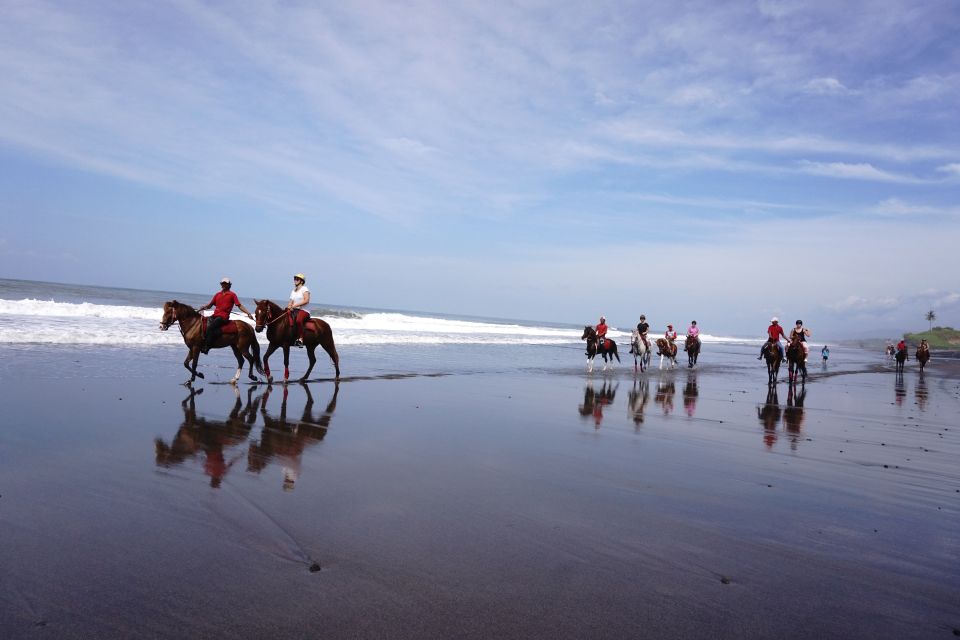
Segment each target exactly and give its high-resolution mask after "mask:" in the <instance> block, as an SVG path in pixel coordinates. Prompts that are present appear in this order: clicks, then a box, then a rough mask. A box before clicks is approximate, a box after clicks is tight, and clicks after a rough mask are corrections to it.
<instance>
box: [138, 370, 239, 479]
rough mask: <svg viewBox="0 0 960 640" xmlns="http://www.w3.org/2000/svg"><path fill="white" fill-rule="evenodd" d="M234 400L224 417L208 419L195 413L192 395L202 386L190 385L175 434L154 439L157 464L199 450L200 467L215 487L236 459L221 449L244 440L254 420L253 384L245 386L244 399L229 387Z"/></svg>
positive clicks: (164, 464)
mask: <svg viewBox="0 0 960 640" xmlns="http://www.w3.org/2000/svg"><path fill="white" fill-rule="evenodd" d="M233 391H234V393H235V394H236V402H235V403H234V405H233V409H232V410H231V411H230V414H229V416H228V417H227V418H226V419H225V420H209V419H207V418H204V417H201V416H198V415H197V406H196V397H197V396H198V395H200V394H201V393H203V389H194V388H193V387H191V388H190V395H188V396H187V397H186V398H184V400H183V402H181V403H180V404H181V406H182V407H183V422H182V423H181V424H180V427H179V428H178V429H177V433H176V435H175V436H174V437H173V439H172V440H171V441H170V444H167V443H165V442H164V441H163V440H162V439H161V438H157V439H156V440H155V441H154V446H155V449H156V462H157V466H161V467H172V466H176V465H179V464H182V463H183V462H184V461H185V460H187V459H189V458H194V457H196V456H197V455H198V454H201V453H202V454H203V458H204V462H203V471H204V473H206V474H207V475H208V476H210V486H211V487H213V488H217V487H219V486H220V483H221V482H222V481H223V477H224V476H225V475H226V474H227V472H228V471H230V469H231V468H232V467H233V465H234V464H235V463H236V461H237V460H238V459H240V458H241V457H242V455H240V456H234V457H233V458H232V459H231V460H230V462H227V460H226V456H225V450H230V449H232V448H234V447H236V446H238V445H240V444H242V443H243V442H245V441H246V440H247V437H248V435H249V434H250V429H251V428H252V427H253V423H254V422H255V421H256V401H255V400H252V396H253V391H254V387H250V388H249V389H248V390H247V403H246V406H244V405H243V404H242V403H241V401H240V390H239V389H238V388H236V387H234V388H233Z"/></svg>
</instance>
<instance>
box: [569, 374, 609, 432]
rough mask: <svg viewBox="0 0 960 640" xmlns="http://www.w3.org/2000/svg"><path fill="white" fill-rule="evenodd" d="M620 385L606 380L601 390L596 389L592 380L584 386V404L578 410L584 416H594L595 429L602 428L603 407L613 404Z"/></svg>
mask: <svg viewBox="0 0 960 640" xmlns="http://www.w3.org/2000/svg"><path fill="white" fill-rule="evenodd" d="M618 386H619V383H611V382H607V381H604V382H603V386H602V387H600V391H594V389H593V383H592V382H588V383H587V386H586V387H585V388H584V390H583V404H581V405H580V406H579V407H577V410H578V411H579V412H580V416H581V417H583V418H589V417H590V416H593V428H594V429H599V428H600V423H601V422H603V409H604V407H608V406H610V405H612V404H613V399H614V397H616V395H617V387H618Z"/></svg>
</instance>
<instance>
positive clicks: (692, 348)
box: [683, 336, 700, 369]
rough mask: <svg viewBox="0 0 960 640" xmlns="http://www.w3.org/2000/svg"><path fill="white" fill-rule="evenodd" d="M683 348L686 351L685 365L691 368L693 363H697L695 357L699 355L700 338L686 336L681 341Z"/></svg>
mask: <svg viewBox="0 0 960 640" xmlns="http://www.w3.org/2000/svg"><path fill="white" fill-rule="evenodd" d="M683 350H684V351H686V352H687V361H688V364H687V366H688V367H689V368H691V369H693V365H695V364H697V357H698V356H699V355H700V338H698V337H696V336H687V339H686V341H685V342H684V343H683Z"/></svg>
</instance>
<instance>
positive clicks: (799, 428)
mask: <svg viewBox="0 0 960 640" xmlns="http://www.w3.org/2000/svg"><path fill="white" fill-rule="evenodd" d="M806 397H807V388H806V387H805V386H801V387H800V391H797V389H796V387H795V386H794V385H791V386H790V387H789V388H788V389H787V406H786V407H785V408H784V410H783V426H784V428H785V429H786V431H787V437H788V438H789V439H790V449H792V450H794V451H796V449H797V446H798V445H799V444H800V437H801V433H802V432H803V420H804V417H805V416H804V414H803V401H804V400H805V399H806Z"/></svg>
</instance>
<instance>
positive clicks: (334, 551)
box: [0, 348, 960, 638]
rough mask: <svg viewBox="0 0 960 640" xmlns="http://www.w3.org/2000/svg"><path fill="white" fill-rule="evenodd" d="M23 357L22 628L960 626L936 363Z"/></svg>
mask: <svg viewBox="0 0 960 640" xmlns="http://www.w3.org/2000/svg"><path fill="white" fill-rule="evenodd" d="M751 351H752V348H751ZM4 355H5V358H4V361H3V365H2V367H0V376H2V383H3V384H2V388H0V395H2V398H3V406H4V414H5V415H4V420H3V423H4V426H3V430H2V433H0V463H2V464H0V537H2V540H3V541H4V544H3V545H2V546H0V566H2V567H3V571H2V573H0V629H2V630H3V637H5V638H45V637H55V638H126V637H135V636H136V637H152V638H174V637H176V638H181V637H192V638H207V637H209V638H213V637H237V638H260V637H282V638H298V637H303V638H315V637H327V638H451V637H458V638H491V637H497V638H585V637H591V638H625V637H641V638H700V637H709V638H769V637H783V638H830V637H844V638H951V637H955V636H956V634H957V633H960V632H958V631H957V629H960V562H958V558H960V535H958V532H960V464H958V463H960V433H958V432H960V427H957V425H956V416H957V415H958V408H960V380H958V378H957V377H956V374H955V371H954V369H953V368H952V367H951V366H948V365H941V366H939V367H938V366H936V365H937V364H938V363H937V362H936V360H934V362H933V363H932V364H933V365H934V366H931V367H930V368H929V370H928V371H927V372H926V374H925V375H924V376H923V377H920V375H919V374H918V372H917V371H916V370H915V369H909V370H908V371H907V373H906V375H905V376H903V378H902V379H897V378H896V376H895V375H894V373H893V372H892V371H891V370H887V368H886V367H887V365H886V364H885V363H883V362H882V361H878V365H877V366H876V367H874V368H872V369H870V368H864V369H862V370H847V369H844V368H843V367H837V368H835V369H828V370H826V371H824V370H822V369H821V368H820V367H819V364H817V365H811V371H812V372H813V374H814V375H813V376H812V378H811V380H810V381H809V382H808V384H807V385H806V386H805V387H802V388H801V389H799V390H797V391H791V390H790V388H789V386H788V385H787V384H785V383H781V384H780V385H778V386H777V387H776V392H775V393H768V388H767V385H766V376H765V373H764V372H763V370H762V369H760V368H758V366H757V365H759V363H756V362H755V361H754V360H752V356H751V355H749V354H746V355H744V357H743V360H742V364H736V365H719V364H716V363H711V355H710V351H709V350H708V351H707V352H706V353H705V354H704V360H703V363H702V364H701V365H700V366H699V367H698V368H697V369H696V370H688V369H686V368H678V369H676V370H673V371H660V370H657V369H654V370H652V371H650V372H648V373H646V374H642V375H639V376H635V375H634V373H633V371H632V364H631V365H627V364H626V363H624V364H622V365H620V367H619V368H618V369H616V371H614V372H607V373H604V372H602V371H600V368H599V367H598V368H597V370H596V371H595V372H594V373H593V375H587V374H585V373H584V371H583V367H582V366H581V365H582V362H581V360H580V359H582V356H579V358H580V359H578V360H576V365H577V366H573V365H571V366H570V367H569V368H567V369H562V370H556V371H522V370H509V371H497V370H495V369H491V368H489V367H481V366H478V367H477V370H476V371H473V372H470V371H466V372H465V371H448V370H446V369H444V368H443V367H442V366H438V367H434V368H430V367H417V368H415V369H410V370H404V369H402V368H398V367H390V366H383V367H381V368H378V367H376V366H373V365H370V366H367V367H366V368H365V369H364V370H362V371H356V367H354V375H353V376H351V375H350V374H349V373H347V372H349V371H350V368H349V365H350V359H349V355H350V354H349V352H348V353H347V355H348V357H347V358H344V360H345V363H346V365H345V367H344V368H345V377H344V379H343V380H342V381H341V382H340V384H339V385H337V384H334V382H333V381H331V380H330V379H329V378H327V377H325V376H328V375H329V371H328V370H327V369H326V368H324V367H318V370H320V373H319V374H318V375H317V377H316V378H315V381H313V382H310V383H309V384H307V385H297V384H292V385H289V386H287V387H284V386H282V385H277V384H274V385H272V386H267V385H243V384H241V385H240V386H238V387H236V388H234V387H232V386H230V385H228V384H223V383H222V382H223V380H225V379H226V378H228V377H229V376H230V375H231V374H232V367H230V366H221V367H220V370H216V371H215V370H213V366H212V365H211V369H208V372H209V373H211V375H209V376H208V378H209V380H208V381H206V382H200V383H198V384H196V385H194V387H193V388H192V389H191V388H188V387H185V386H182V385H181V384H180V382H182V381H183V378H184V375H183V374H184V372H183V370H182V369H179V370H177V367H178V366H179V361H180V360H181V359H182V355H180V352H179V351H177V352H175V353H174V352H173V351H172V350H167V351H163V352H162V353H159V354H158V353H157V352H149V351H148V352H142V353H138V354H137V353H134V354H133V355H131V352H127V353H125V354H119V352H109V351H104V350H102V349H100V350H93V349H91V350H72V351H71V350H68V349H64V350H58V351H50V352H41V353H37V352H36V351H35V350H34V351H31V350H30V349H27V348H23V349H10V348H8V349H5V350H4ZM120 355H122V357H119V356H120ZM811 360H812V359H811ZM118 361H122V362H123V365H122V366H116V363H117V362H118ZM738 362H740V361H738ZM222 365H229V362H228V359H227V358H224V359H223V360H222ZM784 377H785V373H784Z"/></svg>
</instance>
